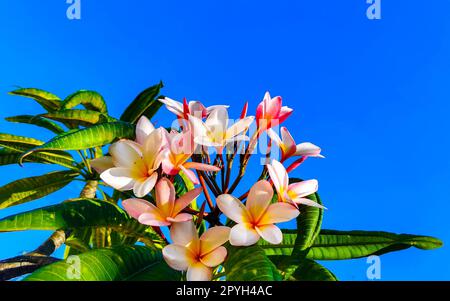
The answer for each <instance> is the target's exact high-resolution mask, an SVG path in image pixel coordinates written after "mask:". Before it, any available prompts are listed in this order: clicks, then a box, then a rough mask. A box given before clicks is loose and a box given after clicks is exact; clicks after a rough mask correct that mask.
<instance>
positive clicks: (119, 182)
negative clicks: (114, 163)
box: [100, 167, 135, 191]
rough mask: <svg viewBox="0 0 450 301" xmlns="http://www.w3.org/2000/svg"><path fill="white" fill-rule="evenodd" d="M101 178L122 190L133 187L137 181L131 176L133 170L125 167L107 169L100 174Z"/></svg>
mask: <svg viewBox="0 0 450 301" xmlns="http://www.w3.org/2000/svg"><path fill="white" fill-rule="evenodd" d="M100 178H101V179H102V180H103V181H105V183H106V184H108V185H109V186H111V187H112V188H114V189H117V190H121V191H124V190H131V189H133V185H134V183H135V180H134V179H133V178H132V177H131V170H130V169H128V168H123V167H114V168H110V169H107V170H105V171H104V172H102V173H101V174H100Z"/></svg>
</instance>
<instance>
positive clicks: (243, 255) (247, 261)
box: [224, 246, 281, 281]
mask: <svg viewBox="0 0 450 301" xmlns="http://www.w3.org/2000/svg"><path fill="white" fill-rule="evenodd" d="M227 249H228V257H227V259H226V261H225V263H224V267H225V272H226V279H227V280H228V281H274V280H281V275H280V274H279V272H278V270H277V269H276V267H275V265H274V264H273V263H272V262H271V261H270V259H269V258H268V257H267V256H266V255H265V254H264V250H263V249H262V248H260V247H259V246H251V247H233V246H228V248H227Z"/></svg>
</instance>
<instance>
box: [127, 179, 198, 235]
mask: <svg viewBox="0 0 450 301" xmlns="http://www.w3.org/2000/svg"><path fill="white" fill-rule="evenodd" d="M155 191H156V206H155V205H153V204H152V203H150V202H147V201H146V200H142V199H127V200H124V201H123V202H122V205H123V207H124V208H125V210H126V211H127V212H128V214H129V215H131V216H132V217H134V218H135V219H137V220H138V221H139V222H140V223H141V224H144V225H149V226H157V227H160V226H169V225H171V224H172V223H177V222H185V221H189V220H191V219H192V215H190V214H188V213H180V212H181V211H182V210H183V209H184V208H186V207H187V206H188V205H189V204H190V203H191V202H192V201H193V200H194V199H195V198H196V197H198V196H199V195H200V193H201V192H202V188H195V189H193V190H190V191H188V192H186V193H185V194H184V195H182V196H181V197H180V198H179V199H177V200H175V188H174V186H173V184H172V183H171V182H170V181H169V180H168V179H167V178H163V179H161V180H159V182H158V184H156V189H155Z"/></svg>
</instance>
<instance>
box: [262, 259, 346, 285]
mask: <svg viewBox="0 0 450 301" xmlns="http://www.w3.org/2000/svg"><path fill="white" fill-rule="evenodd" d="M269 258H270V260H272V262H273V263H274V264H275V265H276V267H277V269H278V270H279V271H280V273H281V275H282V276H283V280H289V281H337V278H336V276H334V274H333V273H332V272H330V271H329V270H328V269H327V268H325V267H323V266H322V265H320V264H319V263H317V262H315V261H314V260H311V259H305V258H298V257H294V256H285V255H281V256H269Z"/></svg>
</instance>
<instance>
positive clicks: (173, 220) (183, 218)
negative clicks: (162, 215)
mask: <svg viewBox="0 0 450 301" xmlns="http://www.w3.org/2000/svg"><path fill="white" fill-rule="evenodd" d="M166 220H167V221H169V222H171V223H182V222H187V221H190V220H192V215H190V214H189V213H180V214H178V215H177V216H175V217H168V218H166Z"/></svg>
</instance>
